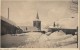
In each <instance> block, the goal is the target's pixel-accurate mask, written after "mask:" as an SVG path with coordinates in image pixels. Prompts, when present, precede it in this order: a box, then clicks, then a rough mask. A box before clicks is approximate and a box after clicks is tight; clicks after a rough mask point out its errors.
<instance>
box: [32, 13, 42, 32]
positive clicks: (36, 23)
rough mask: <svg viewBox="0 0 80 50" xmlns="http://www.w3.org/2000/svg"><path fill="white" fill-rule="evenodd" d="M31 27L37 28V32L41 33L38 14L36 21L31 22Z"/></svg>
mask: <svg viewBox="0 0 80 50" xmlns="http://www.w3.org/2000/svg"><path fill="white" fill-rule="evenodd" d="M33 27H35V28H37V30H38V31H41V21H40V19H39V16H38V13H37V16H36V19H35V20H34V21H33Z"/></svg>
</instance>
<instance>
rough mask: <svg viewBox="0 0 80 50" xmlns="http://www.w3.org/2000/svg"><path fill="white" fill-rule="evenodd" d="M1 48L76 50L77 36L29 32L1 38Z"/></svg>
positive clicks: (62, 33)
mask: <svg viewBox="0 0 80 50" xmlns="http://www.w3.org/2000/svg"><path fill="white" fill-rule="evenodd" d="M2 47H11V48H13V47H16V48H77V35H74V36H73V35H71V34H69V35H66V34H65V33H64V32H62V31H60V32H58V31H56V32H54V33H51V34H50V35H47V33H46V34H42V33H40V32H29V33H22V34H17V35H15V36H13V35H10V34H7V35H3V36H2Z"/></svg>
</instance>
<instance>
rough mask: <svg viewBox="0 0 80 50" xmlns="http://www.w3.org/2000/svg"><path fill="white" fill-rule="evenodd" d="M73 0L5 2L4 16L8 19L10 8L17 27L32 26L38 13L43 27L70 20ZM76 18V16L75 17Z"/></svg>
mask: <svg viewBox="0 0 80 50" xmlns="http://www.w3.org/2000/svg"><path fill="white" fill-rule="evenodd" d="M71 4H72V3H71V0H67V1H66V0H60V1H58V0H56V1H54V0H43V1H42V0H33V1H32V0H16V1H10V0H3V1H2V4H1V6H2V7H1V8H2V16H4V17H6V18H7V17H8V7H9V9H10V20H12V21H14V22H15V23H16V24H17V25H25V26H27V25H32V24H33V23H32V22H33V20H35V18H36V15H37V12H38V14H39V18H40V20H41V21H42V25H43V26H46V25H50V24H52V23H53V22H54V21H58V20H61V19H64V18H70V17H71V16H72V15H73V13H72V12H71V9H70V6H71ZM73 16H74V15H73Z"/></svg>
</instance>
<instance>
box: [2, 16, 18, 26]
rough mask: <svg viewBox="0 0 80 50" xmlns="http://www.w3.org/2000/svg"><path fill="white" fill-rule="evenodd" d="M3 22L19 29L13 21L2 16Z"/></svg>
mask: <svg viewBox="0 0 80 50" xmlns="http://www.w3.org/2000/svg"><path fill="white" fill-rule="evenodd" d="M1 20H3V21H5V22H7V23H9V24H11V25H14V26H16V27H17V25H16V24H15V23H14V22H13V21H11V20H9V19H7V18H5V17H2V16H1Z"/></svg>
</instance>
